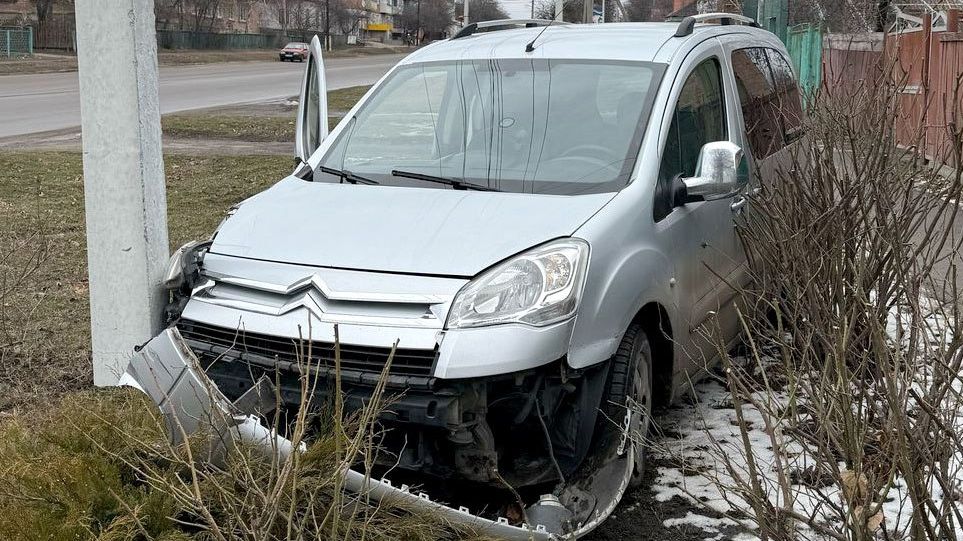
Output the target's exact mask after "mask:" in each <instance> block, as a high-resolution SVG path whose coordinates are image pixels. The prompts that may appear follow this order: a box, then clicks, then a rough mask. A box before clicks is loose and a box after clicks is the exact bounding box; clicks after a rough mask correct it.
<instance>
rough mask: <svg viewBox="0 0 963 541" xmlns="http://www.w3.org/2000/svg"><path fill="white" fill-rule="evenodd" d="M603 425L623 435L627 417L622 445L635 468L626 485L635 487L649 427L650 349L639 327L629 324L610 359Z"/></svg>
mask: <svg viewBox="0 0 963 541" xmlns="http://www.w3.org/2000/svg"><path fill="white" fill-rule="evenodd" d="M603 411H604V412H605V415H606V417H607V420H606V422H608V423H610V424H611V423H616V424H618V425H619V426H618V431H619V435H618V437H619V438H621V437H622V434H623V433H624V424H625V418H626V413H627V412H628V413H630V414H631V418H630V422H629V430H628V434H629V435H628V437H629V439H630V440H631V441H627V442H626V445H632V446H633V447H634V449H635V453H634V455H635V468H634V471H633V474H632V479H631V481H630V484H631V485H632V486H638V485H639V484H641V483H642V477H643V475H645V454H646V453H645V448H646V442H647V441H648V438H649V430H650V428H651V426H652V347H651V346H650V345H649V337H648V335H646V333H645V330H644V329H643V328H642V326H641V325H639V324H637V323H633V324H632V325H631V326H630V327H629V329H628V330H627V331H626V332H625V336H624V337H623V338H622V342H621V343H620V344H619V349H618V351H616V353H615V356H614V357H613V358H612V366H611V368H610V372H609V378H608V392H607V395H606V397H605V404H603Z"/></svg>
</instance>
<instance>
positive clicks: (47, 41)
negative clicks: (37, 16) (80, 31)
mask: <svg viewBox="0 0 963 541" xmlns="http://www.w3.org/2000/svg"><path fill="white" fill-rule="evenodd" d="M76 43H77V25H76V23H75V22H74V15H73V13H51V14H50V15H47V17H46V18H45V19H44V20H43V22H41V23H38V24H37V30H36V37H35V38H34V46H35V47H36V48H37V49H60V50H63V51H76V50H77V46H76Z"/></svg>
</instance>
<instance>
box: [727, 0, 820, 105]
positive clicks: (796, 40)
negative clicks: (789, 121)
mask: <svg viewBox="0 0 963 541" xmlns="http://www.w3.org/2000/svg"><path fill="white" fill-rule="evenodd" d="M742 12H743V14H745V15H747V16H749V17H752V18H753V19H755V20H756V22H758V23H759V26H761V27H763V28H765V29H766V30H768V31H770V32H772V33H773V34H775V35H777V36H779V39H780V40H782V42H783V43H785V44H786V49H787V50H788V51H789V56H790V57H791V58H792V63H793V65H794V66H795V68H796V74H797V75H798V77H799V86H800V88H801V89H802V91H803V94H804V99H805V102H806V103H808V102H809V101H810V100H811V99H812V96H813V95H814V94H815V93H816V91H817V90H819V85H820V84H821V83H822V64H823V32H822V29H821V28H820V27H819V26H818V25H813V24H797V25H795V26H790V25H789V0H745V2H743V4H742Z"/></svg>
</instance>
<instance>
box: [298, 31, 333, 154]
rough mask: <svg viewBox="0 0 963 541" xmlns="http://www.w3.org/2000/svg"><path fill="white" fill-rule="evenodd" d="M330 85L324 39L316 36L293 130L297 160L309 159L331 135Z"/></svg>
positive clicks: (310, 52)
mask: <svg viewBox="0 0 963 541" xmlns="http://www.w3.org/2000/svg"><path fill="white" fill-rule="evenodd" d="M327 87H328V85H327V81H326V80H325V77H324V59H322V58H321V40H320V39H318V36H314V37H313V38H312V39H311V45H310V46H309V47H308V64H307V66H305V69H304V82H303V83H302V84H301V100H300V102H298V118H297V127H296V129H295V132H294V151H295V157H296V158H297V160H298V163H305V162H307V161H308V158H309V157H311V154H313V153H314V151H315V150H317V149H318V147H319V146H320V145H321V142H322V141H324V138H325V137H327V136H328V88H327Z"/></svg>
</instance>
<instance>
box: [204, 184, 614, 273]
mask: <svg viewBox="0 0 963 541" xmlns="http://www.w3.org/2000/svg"><path fill="white" fill-rule="evenodd" d="M613 196H614V194H592V195H580V196H555V195H530V194H514V193H503V192H477V191H462V190H452V189H431V188H402V187H389V186H358V185H352V184H330V183H320V182H307V181H304V180H301V179H298V178H295V177H288V178H286V179H285V180H282V181H281V182H279V183H278V184H276V185H274V186H273V187H271V188H270V189H268V190H266V191H264V192H262V193H260V194H258V195H256V196H254V197H252V198H251V199H248V200H247V201H245V202H244V203H243V204H241V205H240V206H239V207H238V209H237V211H236V212H235V213H234V215H233V216H231V217H230V218H228V219H227V220H225V222H224V223H223V224H222V225H221V227H220V229H219V230H218V232H217V235H216V237H215V239H214V244H213V245H212V246H211V252H212V253H218V254H223V255H230V256H236V257H246V258H252V259H260V260H267V261H278V262H284V263H296V264H301V265H313V266H319V267H335V268H344V269H360V270H371V271H382V272H398V273H408V274H430V275H444V276H462V277H468V276H474V275H475V274H477V273H479V272H480V271H482V270H484V269H485V268H487V267H489V266H491V265H493V264H494V263H497V262H498V261H500V260H502V259H505V258H506V257H509V256H511V255H513V254H516V253H518V252H521V251H522V250H525V249H526V248H529V247H532V246H535V245H537V244H540V243H542V242H545V241H548V240H551V239H554V238H558V237H565V236H569V235H572V234H573V233H574V232H575V230H576V229H578V227H579V226H580V225H582V224H583V223H584V222H585V221H586V220H588V219H589V218H590V217H591V216H592V215H593V214H595V213H596V212H597V211H598V210H599V209H600V208H602V207H603V206H604V205H605V204H606V203H608V202H609V201H610V200H611V199H612V197H613Z"/></svg>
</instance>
